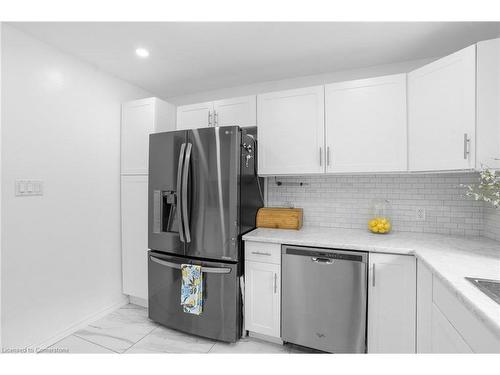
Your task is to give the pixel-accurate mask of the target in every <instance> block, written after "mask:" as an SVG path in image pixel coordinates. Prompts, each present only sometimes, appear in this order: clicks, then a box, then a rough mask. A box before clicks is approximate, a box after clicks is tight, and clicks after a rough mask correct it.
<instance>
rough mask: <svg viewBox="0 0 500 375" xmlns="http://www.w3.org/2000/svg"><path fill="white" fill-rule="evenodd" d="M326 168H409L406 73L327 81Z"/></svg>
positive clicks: (346, 169)
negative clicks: (344, 80) (331, 82)
mask: <svg viewBox="0 0 500 375" xmlns="http://www.w3.org/2000/svg"><path fill="white" fill-rule="evenodd" d="M325 116H326V119H325V121H326V125H325V129H326V148H327V155H326V171H327V172H392V171H406V170H407V147H406V146H407V134H406V129H407V126H406V74H397V75H391V76H385V77H377V78H370V79H362V80H357V81H349V82H339V83H333V84H330V85H326V86H325Z"/></svg>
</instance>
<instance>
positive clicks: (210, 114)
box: [208, 111, 212, 127]
mask: <svg viewBox="0 0 500 375" xmlns="http://www.w3.org/2000/svg"><path fill="white" fill-rule="evenodd" d="M210 126H212V112H211V111H208V127H210Z"/></svg>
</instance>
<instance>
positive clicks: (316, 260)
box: [311, 257, 334, 264]
mask: <svg viewBox="0 0 500 375" xmlns="http://www.w3.org/2000/svg"><path fill="white" fill-rule="evenodd" d="M311 260H312V261H313V262H314V263H319V264H333V262H334V260H333V259H328V258H316V257H311Z"/></svg>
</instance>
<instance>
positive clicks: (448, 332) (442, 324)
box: [431, 304, 472, 353]
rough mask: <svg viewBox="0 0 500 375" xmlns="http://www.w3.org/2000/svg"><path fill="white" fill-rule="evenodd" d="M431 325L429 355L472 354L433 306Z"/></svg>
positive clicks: (453, 328) (460, 337)
mask: <svg viewBox="0 0 500 375" xmlns="http://www.w3.org/2000/svg"><path fill="white" fill-rule="evenodd" d="M431 324H432V325H431V349H432V350H431V353H472V350H471V348H470V347H469V345H467V343H466V342H465V341H464V339H463V338H462V336H460V334H459V333H458V331H457V330H456V329H455V327H453V326H452V325H451V323H450V322H449V321H448V319H446V317H445V316H444V315H443V313H442V312H441V311H440V310H439V309H438V308H437V306H436V305H434V304H433V305H432V310H431Z"/></svg>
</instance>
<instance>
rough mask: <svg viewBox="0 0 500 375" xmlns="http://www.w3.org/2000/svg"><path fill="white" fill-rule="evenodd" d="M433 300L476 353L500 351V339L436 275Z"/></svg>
mask: <svg viewBox="0 0 500 375" xmlns="http://www.w3.org/2000/svg"><path fill="white" fill-rule="evenodd" d="M432 284H433V286H432V301H433V302H434V304H435V305H436V306H437V307H438V308H439V310H441V312H442V313H443V315H444V316H445V317H446V319H448V321H449V322H450V323H451V324H452V325H453V327H455V329H456V330H457V331H458V333H459V334H460V335H461V336H462V337H463V338H464V340H465V342H466V343H467V344H468V345H469V346H470V347H471V349H472V350H473V351H474V352H476V353H500V339H498V338H497V337H496V336H495V334H494V333H493V332H491V331H490V330H489V329H488V327H487V326H485V325H484V323H482V322H481V321H480V320H479V319H478V318H476V317H475V316H474V315H473V314H472V312H470V311H469V310H468V309H467V308H466V307H465V306H464V304H463V303H462V302H461V301H460V300H459V299H458V298H457V297H456V296H455V295H454V294H453V293H452V292H451V291H450V290H449V289H448V288H447V287H446V286H445V285H444V284H443V282H442V281H441V280H440V279H439V278H438V277H436V276H434V277H433V283H432Z"/></svg>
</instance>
